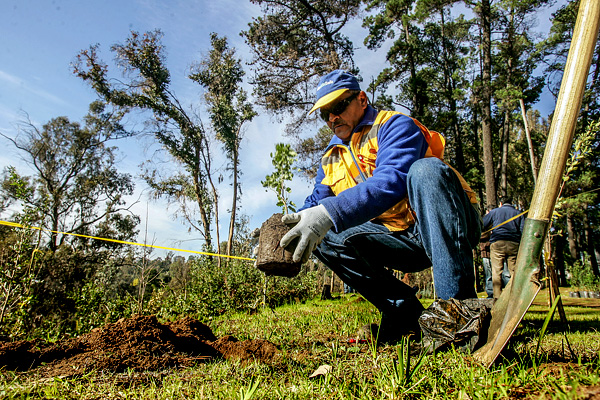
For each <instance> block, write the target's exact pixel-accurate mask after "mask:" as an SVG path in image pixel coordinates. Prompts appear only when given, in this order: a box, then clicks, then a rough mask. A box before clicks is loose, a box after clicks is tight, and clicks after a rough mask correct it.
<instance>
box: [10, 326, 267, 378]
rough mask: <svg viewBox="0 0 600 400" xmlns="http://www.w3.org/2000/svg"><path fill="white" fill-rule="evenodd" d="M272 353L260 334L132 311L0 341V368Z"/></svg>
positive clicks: (154, 364) (136, 366)
mask: <svg viewBox="0 0 600 400" xmlns="http://www.w3.org/2000/svg"><path fill="white" fill-rule="evenodd" d="M277 353H278V350H277V347H276V346H275V345H274V344H273V343H271V342H268V341H265V340H246V341H243V342H239V341H238V340H237V339H236V338H234V337H232V336H225V337H222V338H220V339H217V338H216V337H215V335H214V334H213V332H212V331H211V330H210V328H209V327H208V326H206V325H204V324H203V323H201V322H200V321H197V320H195V319H193V318H189V317H186V318H183V319H181V320H179V321H175V322H171V323H166V324H161V323H160V322H158V320H157V318H156V316H134V317H132V318H127V319H120V320H119V321H117V322H115V323H112V324H107V325H105V326H103V327H101V328H96V329H93V330H92V331H91V332H90V333H87V334H85V335H81V336H79V337H77V338H74V339H68V340H62V341H58V342H55V343H47V342H45V341H43V340H40V339H36V340H31V341H19V342H0V369H8V370H15V371H29V370H34V369H35V370H36V371H38V372H39V373H40V374H41V375H44V376H49V377H52V376H72V375H80V374H84V373H86V372H89V371H91V370H103V371H111V372H123V371H125V370H128V369H129V370H134V371H148V370H159V369H164V368H171V367H178V366H189V365H192V364H194V363H198V362H202V361H206V360H211V359H219V358H225V359H235V360H240V361H242V362H245V361H254V360H256V361H262V362H269V361H271V360H273V358H274V357H275V356H276V355H277Z"/></svg>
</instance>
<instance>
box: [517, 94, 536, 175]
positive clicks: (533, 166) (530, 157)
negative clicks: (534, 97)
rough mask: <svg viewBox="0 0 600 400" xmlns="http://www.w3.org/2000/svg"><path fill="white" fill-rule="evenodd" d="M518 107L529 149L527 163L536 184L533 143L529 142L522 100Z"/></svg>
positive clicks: (527, 125)
mask: <svg viewBox="0 0 600 400" xmlns="http://www.w3.org/2000/svg"><path fill="white" fill-rule="evenodd" d="M519 105H520V106H521V117H523V128H524V130H525V137H526V138H527V148H528V149H529V162H530V163H531V173H532V174H533V184H534V185H536V184H537V174H538V171H537V166H536V160H535V154H534V153H533V143H532V141H531V133H530V132H529V124H528V123H527V113H526V112H525V102H524V101H523V99H519Z"/></svg>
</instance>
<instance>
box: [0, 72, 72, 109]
mask: <svg viewBox="0 0 600 400" xmlns="http://www.w3.org/2000/svg"><path fill="white" fill-rule="evenodd" d="M0 81H2V82H3V83H5V84H8V85H11V86H13V88H11V89H10V90H15V89H19V90H23V91H26V92H28V93H29V94H32V95H34V96H35V97H38V98H40V99H42V100H48V101H50V102H52V103H54V104H56V105H62V106H64V105H67V104H68V103H67V102H66V101H64V100H63V99H61V98H60V97H57V96H55V95H53V94H51V93H49V92H47V91H45V90H43V89H41V88H40V87H38V86H37V85H36V84H32V83H29V82H27V81H26V80H24V79H22V78H20V77H18V76H15V75H12V74H9V73H7V72H5V71H2V70H0Z"/></svg>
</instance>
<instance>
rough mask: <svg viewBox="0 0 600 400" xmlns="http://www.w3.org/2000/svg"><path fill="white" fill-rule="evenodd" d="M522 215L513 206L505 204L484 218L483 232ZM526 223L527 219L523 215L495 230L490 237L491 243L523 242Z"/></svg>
mask: <svg viewBox="0 0 600 400" xmlns="http://www.w3.org/2000/svg"><path fill="white" fill-rule="evenodd" d="M520 213H521V212H520V211H519V210H517V209H516V208H515V207H513V205H512V204H503V205H502V207H499V208H495V209H493V210H492V211H490V212H489V213H487V214H486V216H485V217H483V230H484V231H486V230H488V229H490V228H493V227H495V226H497V225H499V224H501V223H503V222H504V221H507V220H509V219H511V218H512V217H514V216H515V215H519V214H520ZM524 223H525V217H524V216H523V215H521V216H520V217H519V218H515V219H514V220H512V221H510V222H507V223H506V224H504V225H502V226H499V227H497V228H495V229H494V230H493V231H492V234H491V236H490V243H494V242H497V241H499V240H509V241H511V242H517V243H519V242H520V241H521V234H522V232H523V225H524Z"/></svg>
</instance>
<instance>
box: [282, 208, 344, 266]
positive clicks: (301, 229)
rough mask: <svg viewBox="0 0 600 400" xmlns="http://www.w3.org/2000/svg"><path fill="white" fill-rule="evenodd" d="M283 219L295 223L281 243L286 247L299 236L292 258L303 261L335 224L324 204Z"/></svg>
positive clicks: (291, 223) (306, 259) (288, 215)
mask: <svg viewBox="0 0 600 400" xmlns="http://www.w3.org/2000/svg"><path fill="white" fill-rule="evenodd" d="M281 221H282V222H283V223H284V224H286V225H293V224H295V225H294V226H293V228H292V229H290V231H289V232H288V233H286V234H285V236H284V237H282V238H281V240H280V241H279V245H280V246H281V247H284V248H285V247H287V246H288V245H289V244H290V243H291V241H292V240H294V239H295V238H297V237H299V241H298V245H297V246H296V249H295V250H294V255H293V256H292V260H293V261H294V262H302V263H305V262H306V261H308V257H310V254H311V253H312V252H313V250H314V249H316V248H317V245H318V244H319V243H321V240H323V238H324V237H325V235H326V234H327V231H329V229H331V227H332V226H333V221H331V217H330V216H329V213H328V212H327V210H326V209H325V206H323V205H322V204H319V205H318V206H316V207H311V208H307V209H306V210H302V211H300V212H298V213H295V214H287V215H284V216H283V217H282V218H281Z"/></svg>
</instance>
